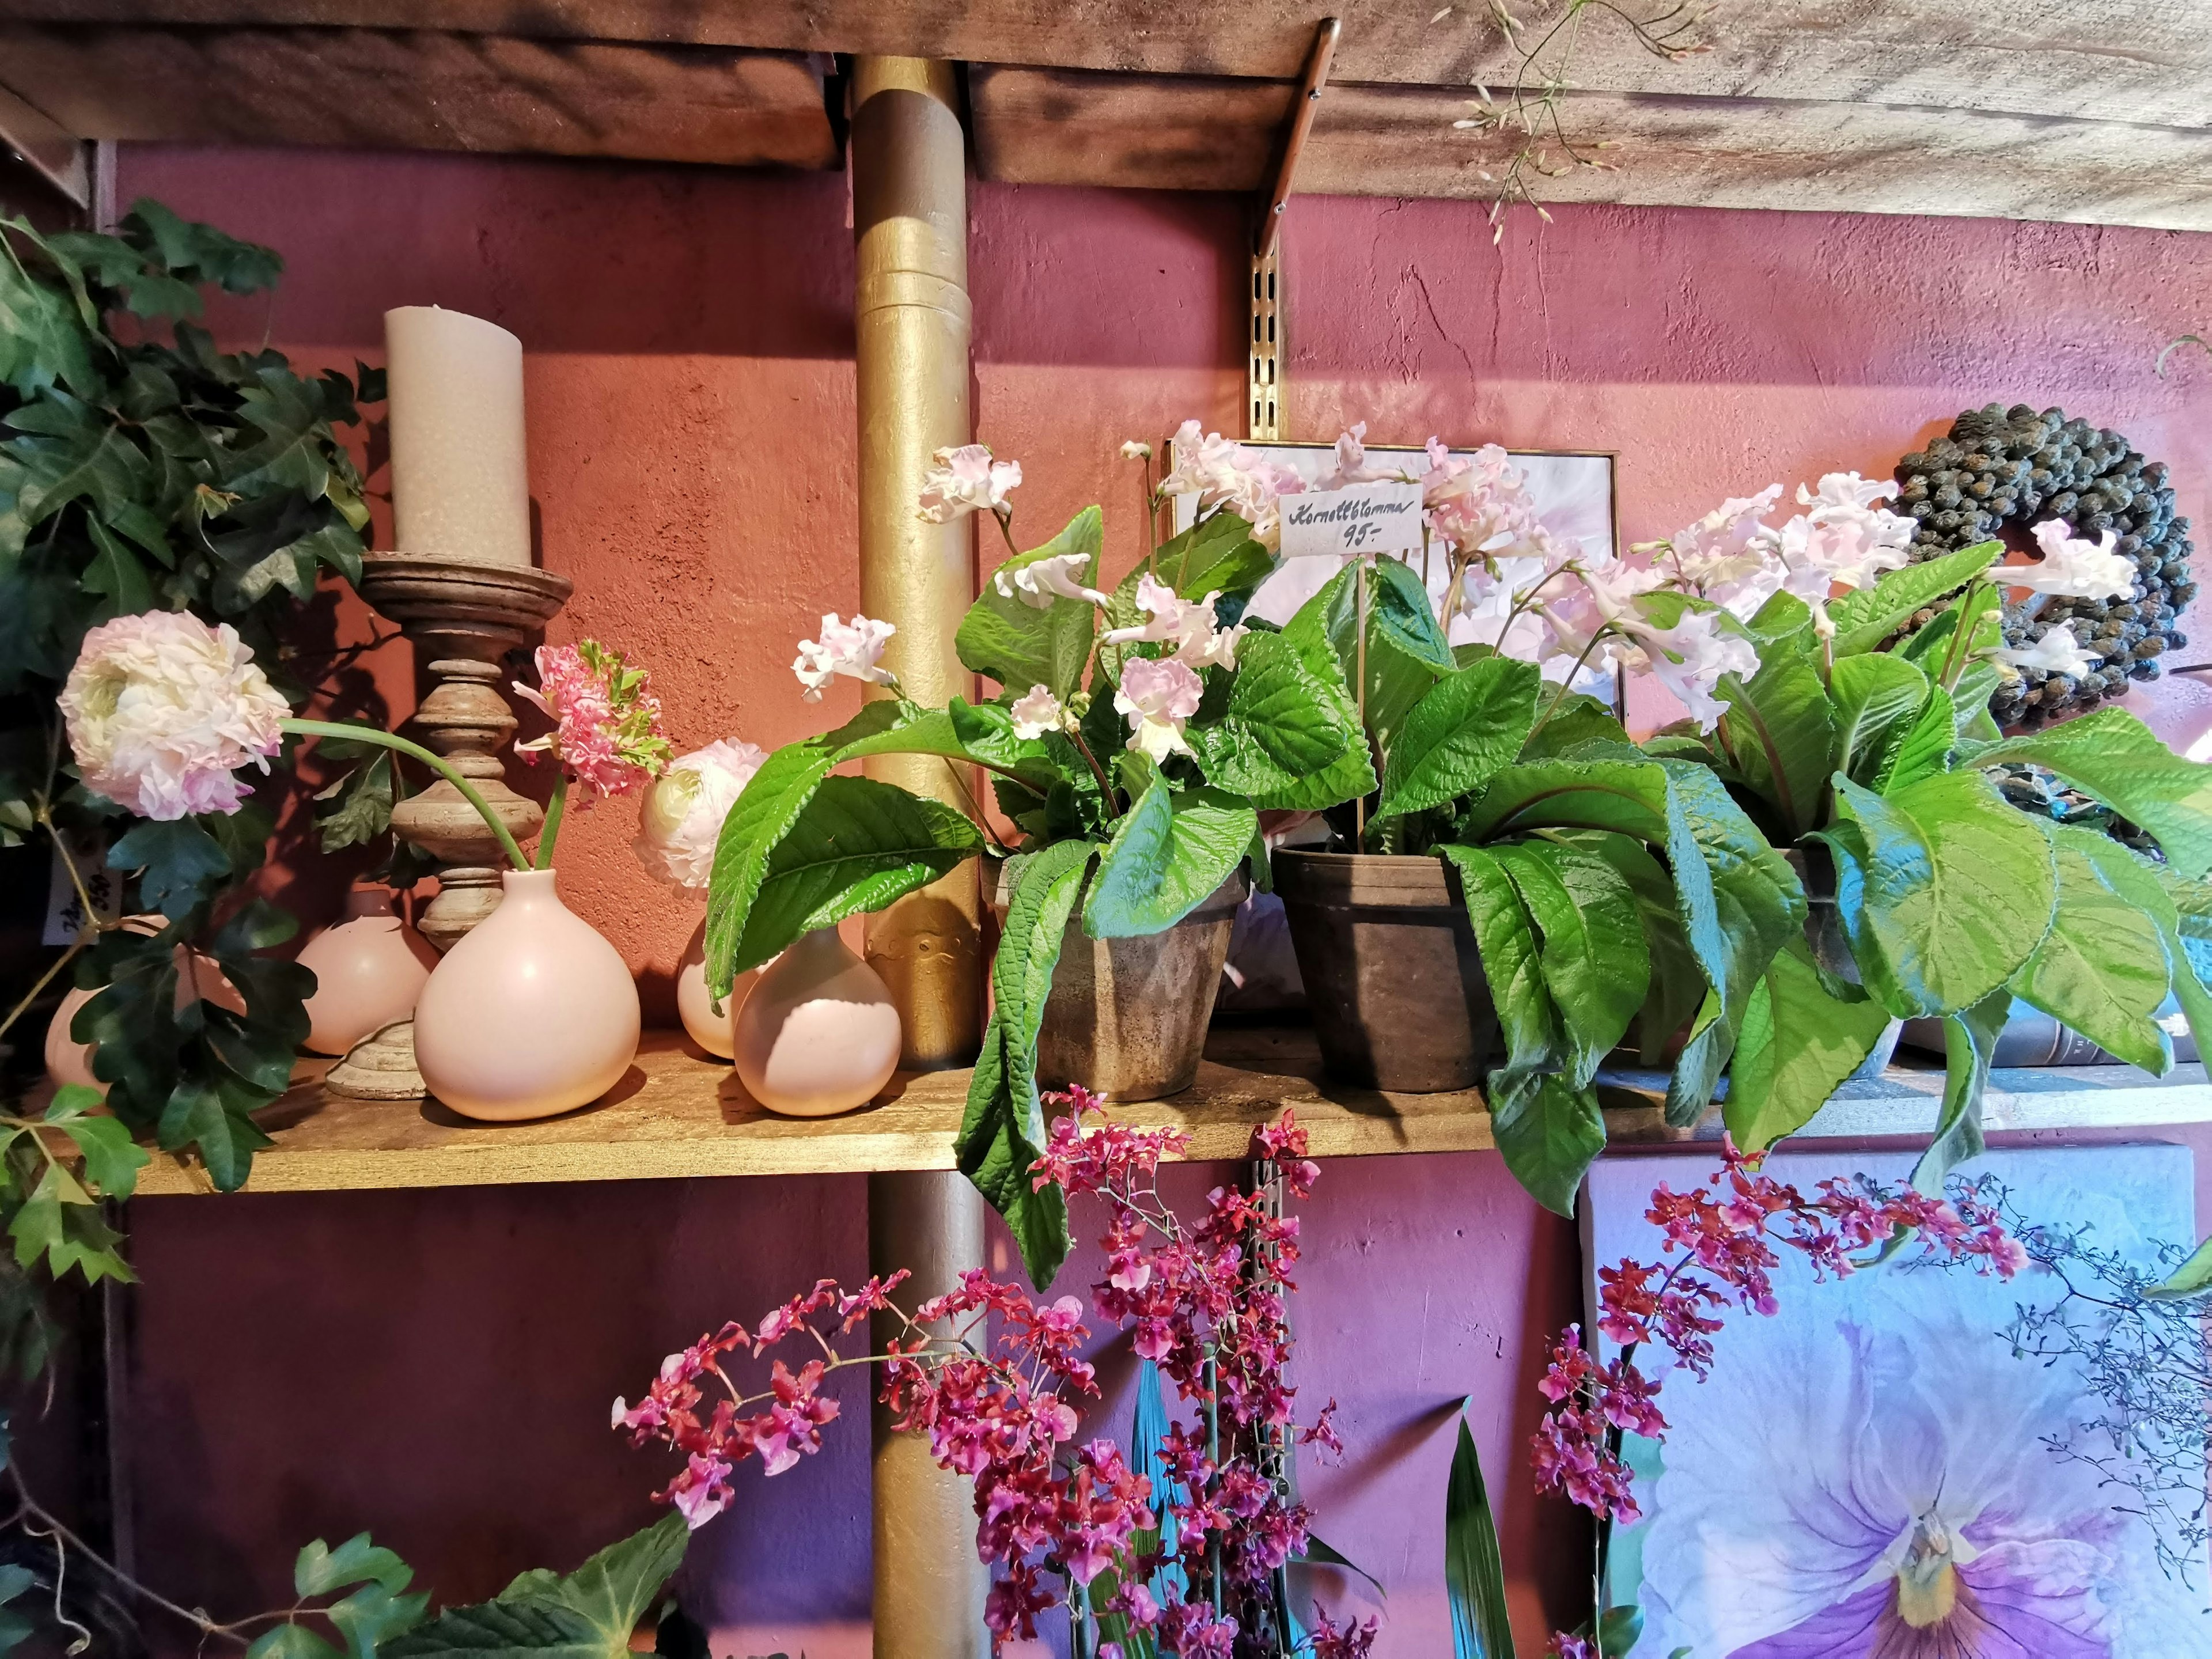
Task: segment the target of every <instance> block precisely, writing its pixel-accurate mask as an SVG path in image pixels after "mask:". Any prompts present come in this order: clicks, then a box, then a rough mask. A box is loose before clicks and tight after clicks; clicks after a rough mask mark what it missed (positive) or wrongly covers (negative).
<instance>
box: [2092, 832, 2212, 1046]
mask: <svg viewBox="0 0 2212 1659" xmlns="http://www.w3.org/2000/svg"><path fill="white" fill-rule="evenodd" d="M2065 844H2066V845H2067V846H2068V847H2069V848H2071V849H2072V850H2073V851H2075V852H2077V853H2080V854H2081V855H2082V856H2083V857H2084V858H2086V859H2087V860H2089V862H2090V863H2091V864H2093V865H2094V866H2096V869H2097V874H2098V875H2099V876H2100V878H2102V879H2103V881H2104V883H2105V884H2106V886H2107V887H2109V888H2111V889H2112V891H2113V892H2114V893H2115V894H2117V895H2118V897H2119V898H2120V900H2121V902H2123V903H2125V904H2127V905H2128V906H2130V908H2133V909H2134V910H2135V911H2136V913H2137V914H2138V915H2142V917H2143V918H2144V919H2145V920H2146V921H2148V922H2149V923H2150V925H2151V927H2153V928H2154V930H2155V931H2156V933H2158V937H2159V942H2160V945H2163V946H2164V947H2165V949H2166V972H2167V975H2168V981H2169V984H2170V986H2171V988H2172V993H2173V996H2174V1000H2176V1001H2178V1002H2179V1003H2180V1005H2181V1012H2182V1014H2183V1015H2184V1017H2185V1018H2187V1020H2188V1022H2189V1030H2190V1032H2191V1035H2192V1036H2195V1038H2196V1039H2197V1053H2199V1054H2212V993H2208V992H2207V991H2206V989H2205V988H2204V981H2205V979H2206V977H2207V975H2208V974H2212V948H2208V947H2207V946H2206V945H2204V944H2203V942H2202V939H2201V936H2202V935H2203V932H2204V930H2205V925H2206V920H2207V918H2205V917H2204V916H2202V915H2199V916H2196V917H2193V918H2191V919H2190V920H2189V921H2188V922H2187V924H2186V925H2187V927H2188V928H2189V932H2190V933H2196V934H2198V935H2200V939H2195V940H2193V939H2191V937H2190V936H2189V934H2188V933H2185V932H2184V927H2185V922H2184V918H2183V916H2182V915H2181V912H2180V909H2179V905H2180V904H2182V903H2190V904H2191V906H2192V908H2196V896H2197V894H2198V893H2199V892H2200V891H2201V884H2197V883H2194V882H2186V881H2184V880H2182V879H2181V878H2179V877H2178V876H2176V875H2175V874H2174V873H2173V872H2172V869H2170V868H2169V867H2168V866H2165V865H2161V864H2154V863H2153V862H2152V861H2151V860H2148V858H2145V857H2144V856H2143V855H2142V854H2140V853H2137V852H2135V851H2133V850H2132V849H2131V848H2126V847H2123V846H2122V845H2121V844H2120V843H2119V842H2116V841H2113V840H2112V839H2111V838H2110V837H2108V836H2098V835H2090V834H2087V833H2084V834H2081V835H2069V836H2067V837H2066V838H2065ZM2192 947H2194V948H2192Z"/></svg>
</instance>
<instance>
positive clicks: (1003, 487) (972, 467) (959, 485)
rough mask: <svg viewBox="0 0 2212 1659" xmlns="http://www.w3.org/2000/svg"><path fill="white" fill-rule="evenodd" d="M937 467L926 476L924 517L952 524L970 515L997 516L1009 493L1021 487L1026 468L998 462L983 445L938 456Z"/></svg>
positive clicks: (923, 477) (1015, 462) (1017, 462)
mask: <svg viewBox="0 0 2212 1659" xmlns="http://www.w3.org/2000/svg"><path fill="white" fill-rule="evenodd" d="M936 463H937V464H936V465H934V466H933V467H931V468H930V470H929V471H927V472H925V473H924V474H922V478H921V508H920V512H921V517H922V518H924V519H926V520H928V521H929V522H930V523H931V524H949V523H951V521H952V520H955V519H959V518H965V517H966V516H967V515H968V514H969V513H978V512H981V513H997V512H999V511H1000V510H1001V509H1002V508H1003V507H1005V506H1006V495H1007V492H1008V491H1010V490H1012V489H1017V488H1018V487H1019V485H1020V483H1021V482H1022V464H1021V463H1020V462H1019V461H994V460H993V459H991V452H990V450H989V449H988V448H987V447H986V446H984V445H982V444H963V445H961V446H960V447H958V448H957V449H956V448H945V449H940V450H939V451H938V452H937V455H936Z"/></svg>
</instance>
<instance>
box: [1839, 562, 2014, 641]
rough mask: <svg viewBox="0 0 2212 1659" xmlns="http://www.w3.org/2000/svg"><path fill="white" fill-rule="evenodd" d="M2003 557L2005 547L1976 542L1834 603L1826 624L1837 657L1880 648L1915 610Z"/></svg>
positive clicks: (1892, 572)
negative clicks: (1832, 627)
mask: <svg viewBox="0 0 2212 1659" xmlns="http://www.w3.org/2000/svg"><path fill="white" fill-rule="evenodd" d="M2003 556H2004V545H2003V544H2002V543H2001V542H1978V543H1977V544H1974V545H1973V546H1972V547H1966V548H1961V549H1960V550H1959V551H1957V552H1956V553H1946V554H1944V555H1942V556H1941V557H1940V558H1934V559H1929V560H1927V561H1925V562H1923V563H1920V564H1909V565H1906V566H1905V568H1903V569H1902V570H1893V571H1891V572H1890V573H1889V574H1887V575H1885V576H1884V577H1882V579H1881V580H1880V581H1878V582H1876V583H1875V585H1874V586H1871V587H1862V588H1860V589H1858V590H1857V592H1850V593H1846V594H1844V596H1843V597H1842V598H1841V599H1833V600H1831V601H1830V602H1829V605H1828V620H1829V621H1830V622H1832V623H1835V625H1836V637H1835V644H1834V650H1835V654H1836V656H1837V657H1838V659H1842V658H1844V657H1850V656H1857V655H1858V654H1860V653H1864V652H1869V651H1875V650H1878V649H1880V648H1881V645H1882V642H1883V641H1886V640H1887V639H1888V638H1889V637H1890V636H1891V635H1893V634H1894V633H1896V632H1897V630H1898V629H1899V628H1902V627H1903V626H1904V625H1905V623H1907V622H1909V621H1911V618H1912V617H1913V614H1914V613H1915V612H1916V611H1924V610H1925V609H1927V608H1928V607H1929V605H1934V604H1935V603H1936V601H1937V600H1939V599H1942V598H1943V597H1944V596H1945V595H1946V594H1948V593H1953V592H1957V591H1958V590H1959V589H1960V588H1961V587H1964V586H1966V584H1967V583H1968V582H1970V581H1972V580H1974V578H1975V577H1977V576H1978V575H1980V574H1982V573H1983V572H1984V570H1987V569H1988V568H1990V565H1992V564H1994V563H1996V561H1997V560H1998V559H2000V558H2002V557H2003Z"/></svg>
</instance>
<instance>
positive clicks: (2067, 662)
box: [1989, 622, 2102, 679]
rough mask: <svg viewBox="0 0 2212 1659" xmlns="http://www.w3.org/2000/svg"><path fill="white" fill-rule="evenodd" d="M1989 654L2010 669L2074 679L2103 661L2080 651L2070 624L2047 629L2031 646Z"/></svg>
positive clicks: (1998, 648)
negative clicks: (2038, 671) (2059, 675)
mask: <svg viewBox="0 0 2212 1659" xmlns="http://www.w3.org/2000/svg"><path fill="white" fill-rule="evenodd" d="M1989 654H1990V657H1992V658H1993V659H1996V661H1998V662H2001V663H2002V664H2003V665H2005V666H2006V667H2008V668H2010V669H2014V670H2019V669H2023V668H2036V669H2041V670H2042V671H2044V672H2045V673H2050V674H2067V675H2070V676H2072V677H2073V678H2075V679H2079V678H2081V676H2082V675H2084V674H2086V673H2087V672H2088V671H2090V670H2091V669H2093V668H2094V667H2095V666H2096V665H2098V663H2099V662H2100V661H2101V660H2102V659H2100V657H2098V656H2097V654H2096V653H2094V652H2091V651H2085V650H2083V649H2082V648H2081V641H2079V640H2077V639H2075V637H2074V624H2073V623H2070V622H2063V623H2056V624H2054V625H2053V626H2051V628H2049V629H2045V631H2044V635H2043V637H2042V638H2041V639H2039V640H2037V641H2034V642H2033V643H2032V644H2029V645H2026V646H1999V647H1997V648H1996V649H1995V650H1993V651H1991V652H1990V653H1989Z"/></svg>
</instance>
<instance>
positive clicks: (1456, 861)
mask: <svg viewBox="0 0 2212 1659" xmlns="http://www.w3.org/2000/svg"><path fill="white" fill-rule="evenodd" d="M1437 854H1439V855H1440V856H1441V857H1442V858H1443V860H1445V862H1446V863H1448V864H1449V865H1450V866H1451V867H1452V868H1453V869H1454V870H1455V871H1456V872H1458V873H1459V878H1460V892H1461V897H1462V902H1464V903H1465V905H1466V906H1467V915H1468V922H1469V924H1470V925H1471V926H1472V927H1473V928H1474V942H1475V948H1476V949H1477V951H1480V954H1481V957H1482V973H1483V978H1484V980H1485V981H1486V982H1487V984H1488V986H1489V989H1490V1000H1491V1005H1492V1006H1493V1007H1494V1008H1496V1009H1497V1011H1498V1030H1499V1035H1500V1036H1502V1037H1503V1038H1504V1043H1505V1059H1504V1063H1503V1064H1502V1065H1500V1066H1498V1067H1497V1068H1496V1069H1494V1070H1493V1071H1492V1073H1490V1109H1491V1111H1492V1115H1495V1114H1496V1113H1497V1112H1498V1110H1499V1109H1500V1108H1501V1107H1504V1106H1510V1104H1512V1103H1516V1102H1518V1101H1519V1100H1520V1099H1522V1097H1524V1096H1525V1095H1526V1094H1527V1093H1528V1091H1529V1090H1531V1089H1533V1088H1534V1086H1535V1084H1536V1081H1537V1079H1539V1078H1541V1076H1543V1074H1544V1073H1547V1072H1553V1071H1556V1070H1558V1069H1559V1065H1560V1061H1561V1057H1562V1055H1563V1054H1564V1052H1565V1045H1564V1042H1563V1039H1562V1037H1561V1036H1560V1030H1559V1012H1558V1011H1557V1010H1556V1009H1555V1008H1553V1006H1552V994H1551V992H1550V990H1549V989H1548V988H1547V987H1546V985H1545V983H1544V975H1543V968H1542V964H1541V962H1540V960H1539V958H1538V954H1537V946H1536V930H1535V927H1534V924H1532V923H1531V922H1530V921H1529V920H1528V912H1527V910H1525V909H1524V908H1522V903H1521V895H1520V891H1519V890H1518V889H1516V887H1515V886H1514V884H1513V878H1511V877H1510V876H1509V875H1507V874H1506V873H1505V868H1504V866H1503V865H1501V864H1500V863H1499V862H1498V858H1497V855H1496V854H1494V853H1490V852H1486V851H1484V850H1483V849H1482V848H1478V847H1461V846H1454V845H1447V846H1443V847H1439V848H1437Z"/></svg>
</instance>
